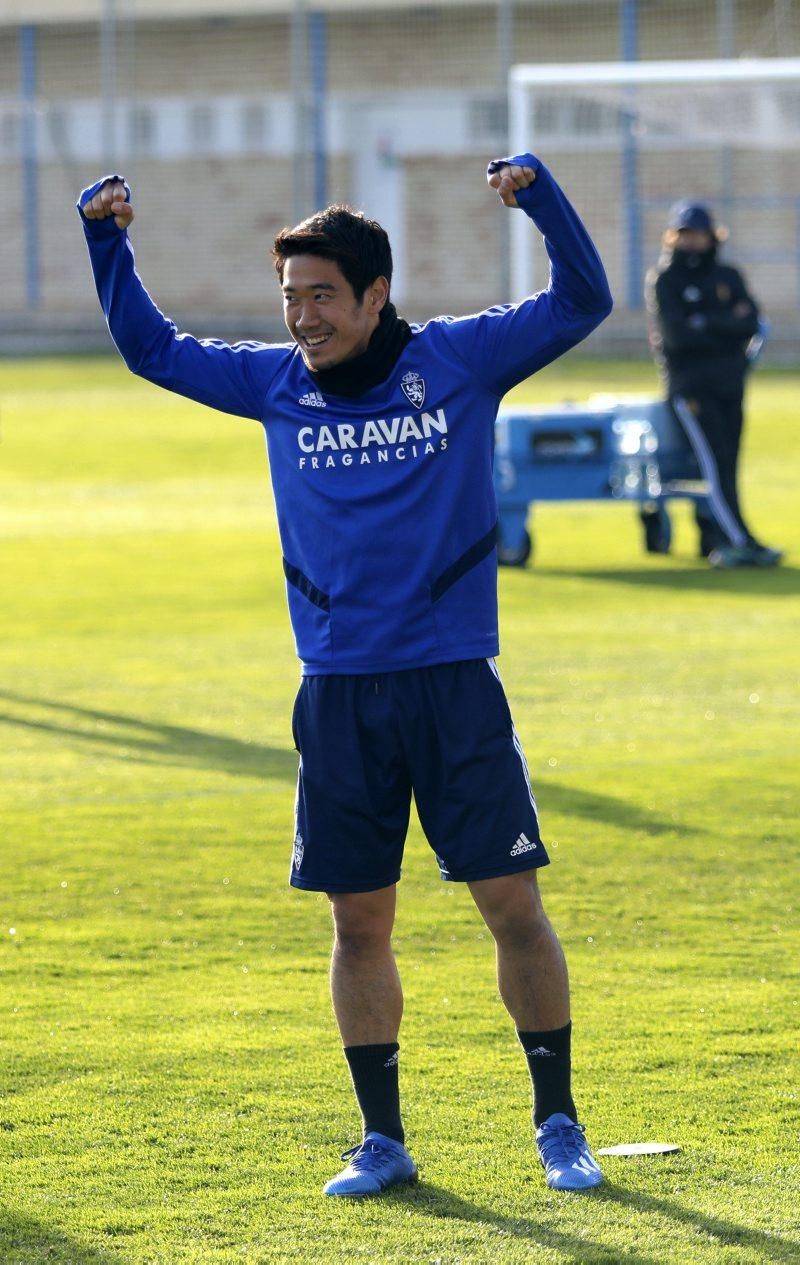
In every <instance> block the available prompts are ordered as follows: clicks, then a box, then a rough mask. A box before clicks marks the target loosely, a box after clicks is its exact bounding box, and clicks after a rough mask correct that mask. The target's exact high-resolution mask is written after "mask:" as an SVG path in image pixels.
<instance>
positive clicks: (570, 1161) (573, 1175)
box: [536, 1112, 603, 1190]
mask: <svg viewBox="0 0 800 1265" xmlns="http://www.w3.org/2000/svg"><path fill="white" fill-rule="evenodd" d="M536 1145H537V1146H538V1148H539V1159H540V1160H541V1161H542V1164H543V1165H544V1174H545V1179H546V1181H547V1184H548V1186H549V1187H550V1188H551V1189H552V1190H589V1189H590V1188H591V1187H592V1186H599V1185H600V1183H601V1181H602V1180H603V1174H602V1173H601V1172H600V1168H599V1166H598V1164H597V1161H596V1160H595V1158H594V1156H593V1155H592V1153H591V1151H590V1150H589V1144H588V1143H587V1141H586V1138H585V1137H584V1135H583V1126H582V1125H579V1124H576V1123H575V1121H574V1120H570V1118H569V1116H565V1115H563V1114H562V1113H561V1112H556V1113H555V1115H553V1116H548V1117H547V1119H546V1120H545V1121H544V1123H543V1124H540V1125H539V1128H538V1129H537V1130H536Z"/></svg>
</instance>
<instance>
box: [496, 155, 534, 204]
mask: <svg viewBox="0 0 800 1265" xmlns="http://www.w3.org/2000/svg"><path fill="white" fill-rule="evenodd" d="M486 179H487V180H488V182H489V184H490V186H491V188H492V189H496V190H497V194H498V197H499V198H500V201H501V202H502V203H503V205H504V206H517V205H518V203H517V190H518V189H527V188H528V186H529V185H532V184H533V182H534V180H535V179H536V172H535V171H534V170H533V168H532V167H518V166H516V164H515V165H512V164H510V163H506V165H505V167H501V168H500V169H499V171H494V172H492V174H491V176H487V177H486Z"/></svg>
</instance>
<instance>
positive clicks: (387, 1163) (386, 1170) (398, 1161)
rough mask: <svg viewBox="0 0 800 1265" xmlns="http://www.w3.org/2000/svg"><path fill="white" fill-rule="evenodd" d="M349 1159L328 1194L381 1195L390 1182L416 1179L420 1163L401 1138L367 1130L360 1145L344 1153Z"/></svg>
mask: <svg viewBox="0 0 800 1265" xmlns="http://www.w3.org/2000/svg"><path fill="white" fill-rule="evenodd" d="M342 1159H343V1160H349V1161H350V1163H349V1164H348V1165H347V1168H345V1169H344V1170H343V1171H342V1172H341V1173H339V1174H338V1176H336V1177H333V1178H331V1180H330V1181H329V1182H328V1184H327V1186H326V1187H325V1191H324V1193H325V1194H326V1195H347V1196H349V1197H350V1198H351V1199H359V1198H361V1197H362V1196H363V1195H379V1194H380V1193H381V1191H382V1190H388V1189H389V1187H390V1186H399V1185H400V1184H401V1183H403V1182H415V1181H416V1180H417V1166H416V1164H415V1163H414V1161H413V1160H412V1158H411V1156H410V1155H409V1153H408V1151H407V1150H406V1148H405V1147H404V1146H403V1145H402V1143H401V1142H395V1140H394V1138H387V1137H385V1136H384V1134H382V1133H368V1134H367V1136H366V1137H365V1138H364V1141H363V1142H361V1143H359V1145H358V1146H354V1147H351V1149H350V1150H349V1151H345V1152H344V1154H343V1155H342Z"/></svg>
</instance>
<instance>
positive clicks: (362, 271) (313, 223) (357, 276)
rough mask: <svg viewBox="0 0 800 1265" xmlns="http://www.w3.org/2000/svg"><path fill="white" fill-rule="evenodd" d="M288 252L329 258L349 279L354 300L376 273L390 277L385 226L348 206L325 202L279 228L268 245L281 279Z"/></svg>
mask: <svg viewBox="0 0 800 1265" xmlns="http://www.w3.org/2000/svg"><path fill="white" fill-rule="evenodd" d="M292 255H318V256H319V257H320V258H322V259H332V260H333V262H334V263H335V264H337V265H338V267H339V270H340V272H341V273H342V275H343V276H344V278H345V279H346V280H347V281H348V282H349V283H350V286H351V288H352V291H353V294H354V295H355V297H356V301H357V302H358V303H360V302H361V300H362V299H363V297H364V291H365V290H366V289H367V287H368V286H370V285H372V282H373V281H375V280H376V279H377V278H378V277H385V278H386V280H387V281H388V282H389V283H390V284H391V280H392V248H391V246H390V245H389V238H388V236H387V233H386V230H385V229H384V228H382V227H381V225H380V224H379V223H378V222H377V220H369V219H367V217H366V215H364V214H363V212H361V211H354V210H353V209H352V208H351V207H349V206H342V205H336V206H329V207H326V208H325V210H324V211H318V212H317V213H316V215H311V216H309V218H308V219H307V220H303V221H302V223H301V224H297V225H295V227H294V228H283V229H281V231H280V233H278V236H277V237H276V238H275V242H274V244H273V247H272V257H273V259H274V261H275V270H276V272H277V273H278V276H279V277H280V279H281V281H283V269H284V266H285V264H286V260H287V259H289V258H291V256H292Z"/></svg>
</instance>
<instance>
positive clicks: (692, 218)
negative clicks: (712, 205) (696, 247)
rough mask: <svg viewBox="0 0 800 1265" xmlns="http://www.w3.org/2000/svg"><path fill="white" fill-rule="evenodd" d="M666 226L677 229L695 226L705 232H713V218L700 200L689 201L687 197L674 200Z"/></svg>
mask: <svg viewBox="0 0 800 1265" xmlns="http://www.w3.org/2000/svg"><path fill="white" fill-rule="evenodd" d="M667 227H668V228H673V229H677V230H680V229H682V228H695V229H701V230H703V231H704V232H706V233H713V232H714V220H713V218H712V215H711V212H710V211H709V209H708V207H705V206H703V204H702V203H701V202H690V201H689V200H688V198H687V199H684V200H683V201H681V202H676V203H675V205H674V206H673V207H672V208H671V210H670V213H669V224H668V225H667Z"/></svg>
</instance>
